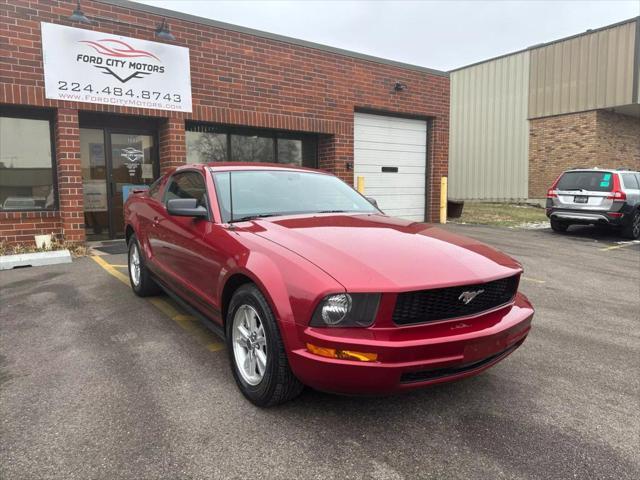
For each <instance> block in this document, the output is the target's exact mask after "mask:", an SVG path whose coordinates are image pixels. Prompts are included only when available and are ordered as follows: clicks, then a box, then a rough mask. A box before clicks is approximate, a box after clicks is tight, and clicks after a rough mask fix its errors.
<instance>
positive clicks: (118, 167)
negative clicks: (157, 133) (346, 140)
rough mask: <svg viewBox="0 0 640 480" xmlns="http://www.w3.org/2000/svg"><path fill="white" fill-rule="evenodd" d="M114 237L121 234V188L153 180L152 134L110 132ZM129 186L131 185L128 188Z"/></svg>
mask: <svg viewBox="0 0 640 480" xmlns="http://www.w3.org/2000/svg"><path fill="white" fill-rule="evenodd" d="M109 150H110V154H111V155H110V157H111V158H110V160H111V169H110V170H111V172H110V173H111V175H110V183H111V185H110V189H111V218H112V230H113V237H116V238H118V237H123V236H124V201H125V200H126V199H125V198H124V195H123V187H126V186H144V185H150V184H151V183H153V181H154V180H155V179H156V173H155V171H154V170H155V168H154V166H155V165H154V163H155V162H154V159H155V157H156V155H155V145H154V142H153V136H152V135H136V134H131V133H113V132H110V133H109ZM129 188H131V187H129Z"/></svg>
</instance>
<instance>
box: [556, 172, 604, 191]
mask: <svg viewBox="0 0 640 480" xmlns="http://www.w3.org/2000/svg"><path fill="white" fill-rule="evenodd" d="M612 189H613V174H612V173H611V172H567V173H565V174H564V175H562V178H560V181H559V182H558V185H557V186H556V190H576V191H579V190H588V191H591V192H610V191H611V190H612Z"/></svg>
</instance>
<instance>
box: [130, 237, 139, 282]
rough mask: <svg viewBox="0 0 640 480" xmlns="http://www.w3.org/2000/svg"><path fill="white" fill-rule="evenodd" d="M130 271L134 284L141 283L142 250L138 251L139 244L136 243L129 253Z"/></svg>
mask: <svg viewBox="0 0 640 480" xmlns="http://www.w3.org/2000/svg"><path fill="white" fill-rule="evenodd" d="M129 273H130V274H131V281H132V282H133V284H134V285H135V286H136V287H137V286H138V285H140V252H138V245H136V244H135V243H134V244H133V246H132V247H131V253H130V254H129Z"/></svg>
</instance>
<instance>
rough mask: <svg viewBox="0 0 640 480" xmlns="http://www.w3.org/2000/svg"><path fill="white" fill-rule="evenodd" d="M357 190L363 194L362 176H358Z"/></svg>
mask: <svg viewBox="0 0 640 480" xmlns="http://www.w3.org/2000/svg"><path fill="white" fill-rule="evenodd" d="M357 185H358V187H357V190H358V192H360V193H361V194H362V195H364V177H358V183H357Z"/></svg>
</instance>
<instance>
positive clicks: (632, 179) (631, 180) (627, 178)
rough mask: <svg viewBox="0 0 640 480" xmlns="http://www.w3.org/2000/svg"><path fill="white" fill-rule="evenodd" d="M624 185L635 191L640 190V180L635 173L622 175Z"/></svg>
mask: <svg viewBox="0 0 640 480" xmlns="http://www.w3.org/2000/svg"><path fill="white" fill-rule="evenodd" d="M621 176H622V183H623V184H624V188H632V189H634V190H638V189H640V185H638V180H637V179H636V176H635V175H634V174H633V173H623V174H622V175H621Z"/></svg>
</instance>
